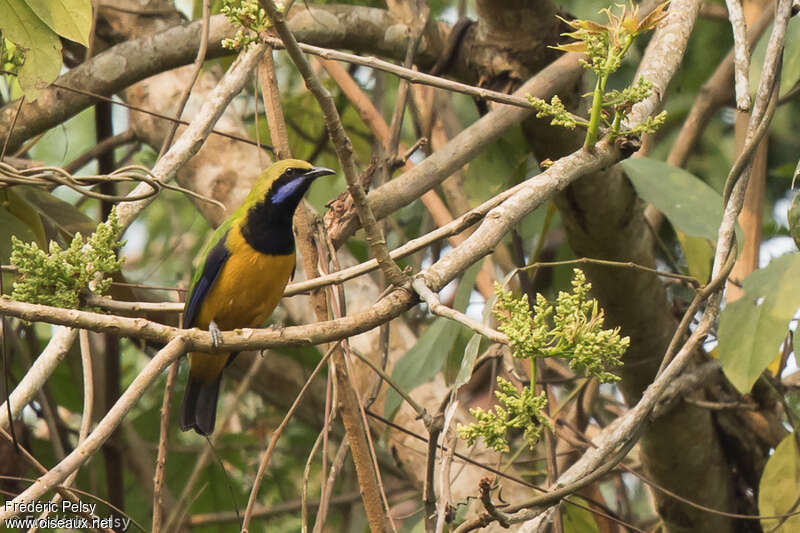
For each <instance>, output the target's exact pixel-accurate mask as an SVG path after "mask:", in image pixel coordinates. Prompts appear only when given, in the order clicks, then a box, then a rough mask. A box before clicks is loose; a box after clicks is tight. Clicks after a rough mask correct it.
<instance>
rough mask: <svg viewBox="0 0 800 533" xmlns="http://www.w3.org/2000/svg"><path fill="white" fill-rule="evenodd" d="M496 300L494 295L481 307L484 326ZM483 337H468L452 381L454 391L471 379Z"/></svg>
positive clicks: (479, 335) (487, 323) (478, 335)
mask: <svg viewBox="0 0 800 533" xmlns="http://www.w3.org/2000/svg"><path fill="white" fill-rule="evenodd" d="M496 299H497V296H496V295H495V294H492V296H491V297H489V300H488V301H487V302H486V303H485V304H484V306H483V312H482V313H481V322H482V323H483V324H484V325H489V319H490V318H491V317H492V309H493V308H494V301H495V300H496ZM482 339H483V335H481V334H480V333H476V334H475V335H473V336H472V337H470V339H469V342H468V343H467V347H466V348H465V349H464V357H463V358H462V359H461V366H460V367H459V368H458V374H457V375H456V379H455V380H453V387H455V389H456V390H458V389H460V388H461V387H463V386H464V385H465V384H466V383H467V382H468V381H469V379H470V378H471V377H472V371H473V370H474V367H475V360H476V359H477V358H478V351H479V350H480V347H481V340H482Z"/></svg>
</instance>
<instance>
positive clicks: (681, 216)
mask: <svg viewBox="0 0 800 533" xmlns="http://www.w3.org/2000/svg"><path fill="white" fill-rule="evenodd" d="M621 165H622V167H623V168H624V169H625V173H626V174H627V175H628V178H630V180H631V182H632V183H633V186H634V187H635V188H636V193H637V194H638V195H639V196H640V197H641V198H642V199H643V200H645V201H647V202H650V203H651V204H653V205H654V206H656V207H657V208H658V209H659V211H661V212H662V213H664V216H666V217H667V219H669V221H670V223H671V224H672V226H673V227H675V229H677V230H679V231H681V232H683V233H685V234H687V235H690V236H692V237H703V238H705V239H708V240H709V241H711V242H715V241H716V240H717V229H718V228H719V224H720V222H721V221H722V197H721V196H720V195H719V194H718V193H717V192H716V191H715V190H714V189H712V188H711V187H709V186H708V185H707V184H706V183H704V182H703V181H701V180H700V179H698V178H697V177H696V176H694V175H692V174H690V173H689V172H686V171H685V170H683V169H681V168H678V167H675V166H672V165H670V164H667V163H664V162H663V161H657V160H655V159H648V158H646V157H634V158H630V159H626V160H625V161H623V162H622V163H621Z"/></svg>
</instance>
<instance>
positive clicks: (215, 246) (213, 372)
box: [179, 159, 335, 436]
mask: <svg viewBox="0 0 800 533" xmlns="http://www.w3.org/2000/svg"><path fill="white" fill-rule="evenodd" d="M330 174H335V172H334V171H333V170H331V169H329V168H324V167H315V166H312V165H311V163H309V162H307V161H302V160H299V159H283V160H280V161H277V162H275V163H273V164H272V165H271V166H270V167H269V168H267V169H266V170H264V171H263V172H262V173H261V175H260V176H259V177H258V179H257V180H256V181H255V184H254V185H253V188H252V189H251V190H250V193H249V194H248V195H247V198H245V200H244V202H243V203H242V205H241V206H239V208H238V209H236V211H234V212H233V214H232V215H230V217H228V218H227V219H226V220H225V221H224V222H223V223H222V224H221V225H220V226H219V227H218V228H217V229H216V231H215V232H214V234H213V235H212V237H211V239H210V240H209V242H208V244H206V246H205V248H204V249H203V251H202V252H201V253H200V257H201V258H202V259H201V261H200V262H199V264H198V267H197V269H196V270H195V273H194V275H193V277H192V283H191V285H190V287H189V291H188V293H187V294H188V295H187V298H186V304H185V305H184V311H183V317H184V319H183V320H184V322H183V326H184V327H185V328H193V327H197V328H200V329H204V330H208V331H209V333H211V338H212V342H213V345H214V346H215V347H217V346H219V345H220V344H221V341H222V335H221V331H224V330H232V329H236V328H248V327H259V326H262V325H264V323H265V322H266V321H267V319H268V318H269V316H270V315H271V314H272V311H273V310H274V309H275V307H276V306H277V305H278V302H279V301H280V299H281V296H282V295H283V291H284V289H285V288H286V284H287V283H288V282H289V279H290V278H291V277H292V276H293V275H294V269H295V245H294V233H293V231H292V217H293V215H294V212H295V210H296V209H297V206H298V205H299V203H300V200H301V199H302V198H303V195H304V194H305V193H306V191H307V190H308V188H309V186H310V185H311V183H312V182H313V181H314V180H315V179H316V178H319V177H320V176H326V175H330ZM235 356H236V353H235V352H225V353H205V352H191V353H189V356H188V358H189V377H188V381H187V384H186V391H185V393H184V396H183V404H182V407H181V414H180V420H179V426H180V428H181V430H182V431H188V430H190V429H193V430H194V431H195V432H196V433H198V434H200V435H204V436H206V435H210V434H211V433H213V432H214V424H215V421H216V416H217V413H216V412H217V397H218V396H219V389H220V383H221V381H222V371H223V369H224V368H225V367H226V366H227V365H228V364H229V363H230V362H231V361H232V360H233V358H234V357H235Z"/></svg>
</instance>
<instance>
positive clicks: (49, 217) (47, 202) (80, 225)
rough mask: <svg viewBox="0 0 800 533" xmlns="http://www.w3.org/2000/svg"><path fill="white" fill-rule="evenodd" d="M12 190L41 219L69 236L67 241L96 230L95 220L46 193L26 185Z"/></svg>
mask: <svg viewBox="0 0 800 533" xmlns="http://www.w3.org/2000/svg"><path fill="white" fill-rule="evenodd" d="M14 190H15V191H16V192H17V193H18V194H19V196H20V197H21V198H22V199H23V200H24V201H25V202H26V203H27V204H28V205H30V207H31V208H32V209H34V210H36V211H37V212H38V213H39V214H40V215H41V216H42V219H44V220H45V221H46V222H48V223H50V224H51V225H52V226H53V227H55V228H56V229H58V230H59V231H61V232H63V233H64V234H65V235H67V236H69V239H68V240H71V239H72V237H73V236H74V235H75V234H76V233H82V234H83V235H89V234H91V233H92V232H93V231H94V230H95V229H97V221H96V220H93V219H92V218H91V217H89V216H87V215H85V214H84V213H83V212H82V211H81V210H80V209H78V208H77V207H75V206H74V205H72V204H71V203H69V202H65V201H64V200H62V199H61V198H58V197H57V196H54V195H53V194H51V193H49V192H47V191H44V190H42V189H40V188H38V187H32V186H28V185H19V186H17V187H14Z"/></svg>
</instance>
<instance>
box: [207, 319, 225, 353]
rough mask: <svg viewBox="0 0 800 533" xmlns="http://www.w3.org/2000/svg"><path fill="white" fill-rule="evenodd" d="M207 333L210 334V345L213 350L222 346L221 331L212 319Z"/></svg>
mask: <svg viewBox="0 0 800 533" xmlns="http://www.w3.org/2000/svg"><path fill="white" fill-rule="evenodd" d="M208 332H209V333H211V343H212V344H213V345H214V348H219V345H220V344H222V331H220V329H219V326H217V323H216V322H214V320H213V319H212V320H211V322H209V323H208Z"/></svg>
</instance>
